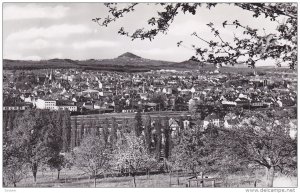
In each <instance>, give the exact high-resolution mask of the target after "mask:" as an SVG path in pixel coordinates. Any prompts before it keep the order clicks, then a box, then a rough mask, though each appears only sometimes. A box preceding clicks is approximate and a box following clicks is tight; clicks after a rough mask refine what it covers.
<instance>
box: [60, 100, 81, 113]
mask: <svg viewBox="0 0 300 193" xmlns="http://www.w3.org/2000/svg"><path fill="white" fill-rule="evenodd" d="M59 109H60V110H66V109H67V110H69V111H72V112H76V111H77V106H76V105H75V102H73V101H66V100H58V101H56V107H55V110H59Z"/></svg>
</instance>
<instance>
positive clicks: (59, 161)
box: [48, 154, 66, 180]
mask: <svg viewBox="0 0 300 193" xmlns="http://www.w3.org/2000/svg"><path fill="white" fill-rule="evenodd" d="M48 164H49V166H50V168H53V169H56V170H57V179H58V180H59V175H60V171H61V170H62V169H63V168H64V167H65V166H66V160H65V157H64V156H63V155H61V154H56V155H55V156H52V157H51V158H50V159H49V161H48Z"/></svg>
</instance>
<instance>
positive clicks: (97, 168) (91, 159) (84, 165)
mask: <svg viewBox="0 0 300 193" xmlns="http://www.w3.org/2000/svg"><path fill="white" fill-rule="evenodd" d="M110 154H111V152H110V149H109V148H107V146H106V144H105V143H104V142H103V141H102V140H101V139H100V138H99V137H97V136H93V135H87V136H85V137H84V139H83V140H82V142H81V144H80V146H79V147H77V148H75V149H74V158H75V159H74V161H75V163H74V164H75V166H76V167H78V168H79V169H80V170H82V171H83V172H85V173H86V174H88V175H90V176H94V186H95V187H96V183H97V182H96V180H97V175H99V174H103V173H104V172H106V171H107V170H108V169H109V167H108V166H109V160H110Z"/></svg>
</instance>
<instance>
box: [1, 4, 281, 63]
mask: <svg viewBox="0 0 300 193" xmlns="http://www.w3.org/2000/svg"><path fill="white" fill-rule="evenodd" d="M123 5H124V4H123ZM121 6H122V5H121ZM158 10H161V7H159V6H158V5H155V4H153V3H148V4H146V3H141V4H140V5H138V6H137V7H136V10H135V11H134V12H132V13H129V14H127V15H125V17H123V18H121V19H119V20H117V21H116V22H113V23H111V24H110V25H109V26H108V27H100V26H99V25H97V24H96V23H94V22H92V19H93V18H96V17H100V18H104V17H106V16H107V15H108V9H107V8H106V7H105V6H104V5H103V3H4V4H3V58H5V59H20V60H44V59H52V58H69V59H74V60H86V59H109V58H115V57H117V56H119V55H121V54H123V53H125V52H132V53H134V54H136V55H139V56H141V57H144V58H148V59H156V60H166V61H175V62H181V61H184V60H187V59H189V58H190V57H191V56H192V55H193V54H194V51H193V50H192V49H191V45H192V44H195V45H197V46H205V43H204V42H201V41H200V40H198V39H196V38H195V37H192V36H191V34H192V33H193V32H197V33H198V34H199V35H201V37H203V38H205V39H207V40H210V39H212V40H215V38H216V37H214V35H213V34H212V33H211V32H210V30H209V28H208V27H207V26H206V24H208V23H210V22H213V23H214V24H215V26H216V27H218V28H219V29H220V33H221V35H222V37H223V39H224V40H225V41H229V42H231V41H232V39H233V33H234V34H235V35H236V36H239V35H241V34H240V31H238V30H236V29H234V28H230V27H229V28H225V29H224V28H223V27H222V23H223V22H224V21H225V20H228V21H234V20H236V19H238V20H239V21H240V22H241V23H242V24H246V25H249V26H250V27H256V28H258V29H260V33H263V30H262V29H263V28H264V29H265V31H266V33H269V32H270V33H273V32H275V29H276V23H275V22H271V21H269V20H268V19H265V18H264V17H259V18H253V17H252V14H253V13H251V12H249V11H245V10H242V9H241V8H239V7H235V6H233V5H229V4H218V5H217V6H216V7H215V8H212V9H211V10H208V9H206V8H204V7H201V8H199V9H198V10H197V14H196V15H192V14H188V13H187V14H183V13H180V14H179V15H178V16H177V17H176V18H175V20H174V22H173V23H172V24H171V26H170V28H169V31H168V33H167V34H165V35H164V34H161V35H158V36H156V38H155V39H154V40H153V41H151V42H150V41H149V40H134V41H131V39H129V38H128V37H124V36H120V35H118V33H117V32H118V29H120V28H121V27H124V28H125V30H127V31H129V32H134V30H135V29H138V28H143V27H145V28H147V27H148V26H147V20H148V19H150V18H151V17H153V16H157V11H158ZM179 41H183V42H184V45H185V46H184V47H177V45H176V44H177V42H179Z"/></svg>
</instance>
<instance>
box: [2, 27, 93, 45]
mask: <svg viewBox="0 0 300 193" xmlns="http://www.w3.org/2000/svg"><path fill="white" fill-rule="evenodd" d="M91 32H92V30H91V29H90V28H88V27H87V26H85V25H79V24H77V25H73V24H61V25H52V26H49V27H40V28H37V27H33V28H30V29H26V30H22V31H18V32H15V33H12V34H10V35H9V36H8V37H7V40H8V41H12V40H24V39H36V38H64V37H68V36H70V35H73V34H87V33H91Z"/></svg>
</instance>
